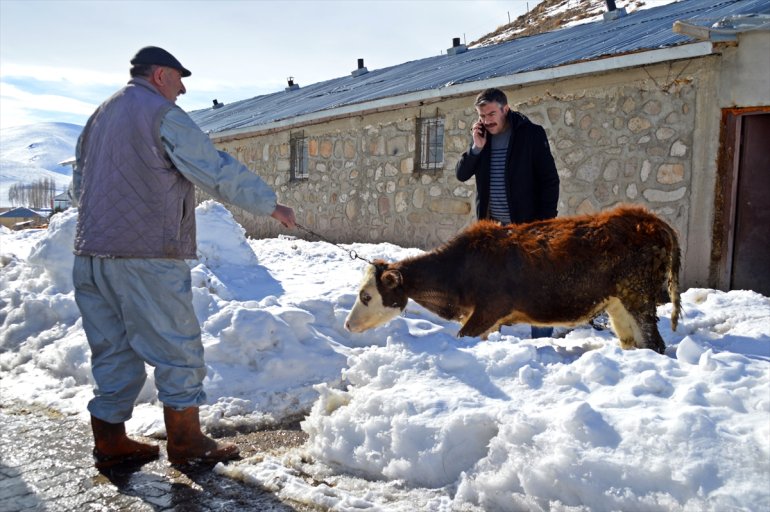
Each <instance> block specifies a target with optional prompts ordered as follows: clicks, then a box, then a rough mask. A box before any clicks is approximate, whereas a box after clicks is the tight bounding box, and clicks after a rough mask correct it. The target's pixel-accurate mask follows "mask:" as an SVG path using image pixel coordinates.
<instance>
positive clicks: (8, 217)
mask: <svg viewBox="0 0 770 512" xmlns="http://www.w3.org/2000/svg"><path fill="white" fill-rule="evenodd" d="M47 223H48V217H47V216H45V215H43V214H41V213H39V212H36V211H35V210H30V209H29V208H23V207H19V208H12V209H10V210H8V211H7V212H4V213H0V225H3V226H5V227H7V228H10V229H27V228H39V227H42V226H45V225H46V224H47Z"/></svg>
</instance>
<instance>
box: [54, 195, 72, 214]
mask: <svg viewBox="0 0 770 512" xmlns="http://www.w3.org/2000/svg"><path fill="white" fill-rule="evenodd" d="M70 206H72V201H71V200H70V193H69V191H65V192H62V193H61V194H58V195H57V196H56V197H54V198H53V211H55V212H57V211H63V210H66V209H67V208H69V207H70Z"/></svg>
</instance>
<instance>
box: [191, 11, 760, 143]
mask: <svg viewBox="0 0 770 512" xmlns="http://www.w3.org/2000/svg"><path fill="white" fill-rule="evenodd" d="M751 14H770V0H682V1H679V2H676V3H672V4H667V5H664V6H660V7H655V8H651V9H645V10H639V11H635V12H632V13H630V14H628V15H627V16H623V17H621V18H618V19H616V20H613V21H597V22H593V23H586V24H582V25H576V26H573V27H569V28H563V29H559V30H554V31H551V32H546V33H542V34H537V35H533V36H529V37H522V38H519V39H514V40H512V41H507V42H504V43H500V44H496V45H492V46H485V47H479V48H471V49H468V51H466V52H464V53H460V54H456V55H438V56H434V57H428V58H425V59H420V60H415V61H411V62H406V63H403V64H398V65H396V66H391V67H388V68H383V69H378V70H373V71H369V72H368V73H366V74H363V75H359V76H357V77H354V76H351V75H348V76H344V77H340V78H334V79H332V80H327V81H324V82H319V83H315V84H312V85H307V86H304V87H302V88H300V89H295V90H289V91H281V92H277V93H274V94H267V95H263V96H257V97H254V98H251V99H247V100H242V101H237V102H234V103H230V104H227V105H224V106H222V107H220V108H217V109H214V108H208V109H205V110H197V111H194V112H191V113H190V115H191V117H192V118H193V119H194V120H195V122H196V123H198V125H199V126H200V127H201V129H203V130H204V131H208V132H210V133H214V134H215V133H219V132H224V131H228V130H236V129H248V128H257V127H259V126H262V125H267V124H270V123H273V122H277V121H281V120H284V119H291V118H293V117H297V116H301V115H305V114H311V113H316V112H322V111H324V110H329V109H332V108H337V107H343V106H349V105H355V104H358V103H363V102H368V101H374V100H379V99H383V98H389V97H393V96H399V95H402V94H408V93H414V92H419V91H427V90H432V89H441V88H443V87H447V86H449V85H456V84H464V83H469V82H475V81H479V80H486V79H490V78H496V77H501V76H508V75H515V74H518V73H524V72H528V71H535V70H541V69H547V68H553V67H556V66H562V65H565V64H571V63H576V62H583V61H590V60H595V59H600V58H604V57H609V56H617V55H623V54H628V53H636V52H642V51H647V50H654V49H660V48H668V47H672V46H677V45H681V44H686V43H693V42H696V41H695V40H694V39H693V38H691V37H688V36H686V35H682V34H677V33H674V32H673V30H672V26H673V24H674V21H677V20H680V21H687V22H688V23H691V24H694V25H700V26H706V27H710V26H712V25H713V24H714V23H716V22H718V21H720V20H722V19H724V18H728V17H731V16H745V15H751Z"/></svg>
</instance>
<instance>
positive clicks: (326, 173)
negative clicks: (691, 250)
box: [217, 63, 698, 249]
mask: <svg viewBox="0 0 770 512" xmlns="http://www.w3.org/2000/svg"><path fill="white" fill-rule="evenodd" d="M696 68H697V65H689V68H688V64H687V63H680V64H675V65H672V66H669V65H658V66H651V67H650V68H649V69H644V70H640V69H636V70H630V71H627V72H614V73H608V74H605V75H602V76H595V77H590V78H580V79H573V80H563V81H559V82H555V83H551V84H539V85H533V86H530V87H518V88H512V89H511V90H508V89H505V88H504V90H505V92H506V94H507V95H508V97H509V103H510V104H511V106H512V108H514V109H516V110H519V111H521V112H522V113H524V114H525V115H527V116H529V117H530V118H531V119H532V120H533V121H534V122H536V123H538V124H541V125H543V127H544V128H545V130H546V133H547V135H548V138H549V141H550V143H551V149H552V152H553V154H554V158H555V161H556V166H557V169H558V171H559V175H560V177H561V194H560V199H559V215H568V214H574V213H587V212H593V211H598V210H602V209H606V208H610V207H612V206H613V205H615V204H618V203H622V202H626V203H636V204H643V205H646V206H648V207H649V208H651V209H652V210H654V211H656V212H658V213H660V214H661V215H662V216H663V217H664V218H666V219H667V220H668V221H669V222H671V223H672V225H673V226H674V227H675V228H676V230H677V231H678V232H679V234H680V237H681V239H682V240H683V241H684V240H686V230H687V219H688V209H689V207H690V206H689V202H688V201H689V191H690V184H691V180H692V173H693V169H692V145H693V132H694V130H693V127H694V124H695V104H696V103H695V101H696V91H697V90H698V87H697V85H698V73H697V71H695V70H696ZM685 69H686V70H687V71H688V72H689V74H687V75H685V74H684V73H683V71H684V70H685ZM474 96H475V94H471V95H469V96H465V97H462V98H452V99H447V100H444V101H441V102H438V103H433V104H430V105H428V106H422V107H405V108H402V109H400V110H396V111H390V112H378V113H371V114H363V115H359V116H351V117H350V118H346V119H338V120H333V121H329V122H326V123H320V124H312V125H308V126H301V127H295V128H293V129H292V130H289V129H287V130H285V131H278V132H271V133H265V134H255V135H254V136H252V137H249V138H242V139H239V140H231V141H227V142H220V143H218V144H217V145H218V146H219V147H220V148H221V149H224V150H225V151H228V152H229V153H231V154H233V155H234V156H236V157H237V158H239V159H240V160H242V161H243V162H245V163H246V164H247V165H248V166H249V167H250V168H251V169H252V170H254V171H255V172H256V173H257V174H259V175H260V176H262V177H263V178H264V179H265V180H266V181H267V182H268V183H269V184H270V185H271V186H273V187H274V188H275V190H276V191H277V192H278V195H279V199H280V201H281V202H283V203H286V204H288V205H290V206H292V207H293V208H295V210H296V211H297V217H298V221H299V222H300V223H301V224H302V225H303V226H306V227H307V228H309V229H311V230H313V231H315V232H318V233H320V234H322V235H323V236H324V237H326V238H328V239H331V240H333V241H335V242H342V243H346V242H354V241H359V242H362V241H365V242H392V243H395V244H398V245H402V246H408V247H421V248H426V249H427V248H432V247H435V246H437V245H439V244H440V243H442V242H443V241H446V240H448V239H449V238H450V237H451V236H453V235H454V234H455V233H457V232H458V231H459V230H460V229H462V228H463V227H464V226H466V225H467V224H469V223H470V222H472V221H473V220H474V212H475V206H474V195H475V184H474V181H473V180H470V181H469V182H466V183H460V182H459V181H457V179H456V178H455V175H454V167H455V165H456V163H457V161H458V159H459V157H460V155H461V153H462V152H463V151H465V150H466V149H467V147H468V145H469V143H470V127H471V125H472V123H473V122H474V120H475V119H476V113H475V109H474V108H473V107H472V104H473V100H474ZM437 113H438V115H440V116H443V117H444V118H445V143H444V152H445V165H444V168H443V170H437V171H427V172H426V171H419V172H415V171H414V167H415V133H416V129H415V120H416V118H418V117H420V116H423V117H431V116H434V115H436V114H437ZM296 130H303V131H304V135H305V137H306V138H307V143H308V156H309V161H308V171H309V178H308V179H307V180H302V181H295V182H291V181H289V136H290V133H291V132H292V131H296ZM234 213H235V214H236V217H238V218H239V220H240V221H241V222H242V224H243V225H244V227H245V228H246V230H247V232H248V233H249V234H250V235H251V236H254V237H264V236H274V235H276V234H278V233H279V232H283V229H282V228H281V227H280V226H279V225H278V223H277V222H275V221H273V220H272V219H264V218H254V217H252V216H250V215H249V214H247V213H245V212H238V211H234ZM293 234H298V235H300V236H307V235H304V234H302V233H299V232H295V233H293ZM683 245H684V243H683Z"/></svg>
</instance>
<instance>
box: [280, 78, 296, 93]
mask: <svg viewBox="0 0 770 512" xmlns="http://www.w3.org/2000/svg"><path fill="white" fill-rule="evenodd" d="M286 82H287V83H288V84H289V86H288V87H286V88H285V89H284V91H293V90H295V89H299V84H295V83H294V77H293V76H290V77H289V78H287V79H286Z"/></svg>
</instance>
